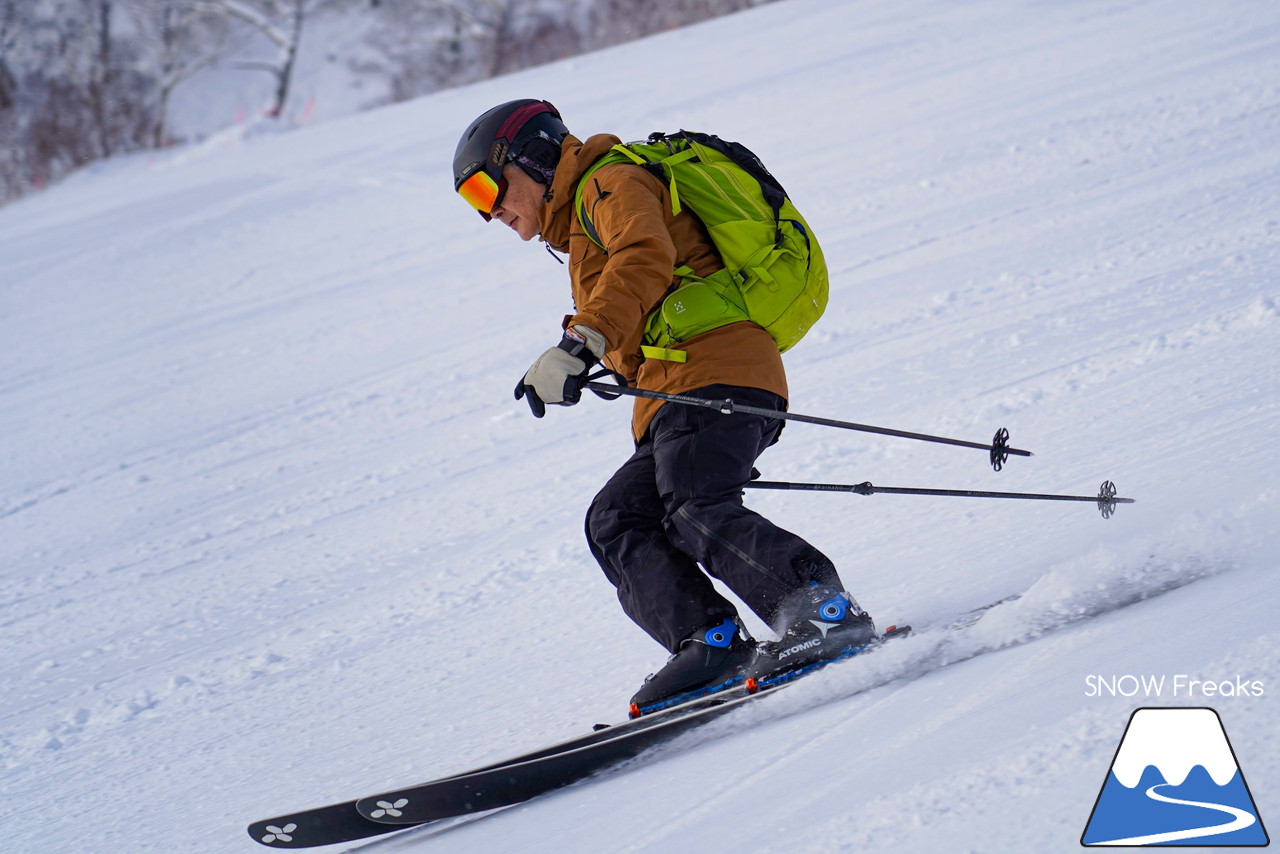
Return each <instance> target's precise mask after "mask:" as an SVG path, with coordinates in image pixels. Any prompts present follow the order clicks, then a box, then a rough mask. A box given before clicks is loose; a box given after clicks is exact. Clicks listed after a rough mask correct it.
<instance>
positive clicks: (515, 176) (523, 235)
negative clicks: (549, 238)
mask: <svg viewBox="0 0 1280 854" xmlns="http://www.w3.org/2000/svg"><path fill="white" fill-rule="evenodd" d="M502 177H503V178H506V179H507V192H506V193H504V194H503V196H502V203H501V204H498V205H495V206H494V208H493V210H492V211H490V212H489V215H490V216H491V217H493V218H494V219H496V220H500V221H501V222H502V223H503V224H504V225H506V226H508V227H510V228H511V230H512V231H514V232H515V233H516V234H518V235H520V239H521V240H532V239H533V238H534V237H536V236H537V235H538V234H539V233H541V231H542V224H541V222H540V221H539V219H538V215H539V214H540V213H542V206H543V205H544V204H546V202H545V200H544V199H543V196H545V195H546V192H547V189H546V187H544V186H542V185H541V184H539V183H538V182H537V181H535V180H533V179H532V178H530V177H529V176H528V175H526V174H525V173H524V170H523V169H521V168H520V167H519V166H516V165H515V164H514V163H508V164H507V165H506V166H504V167H502Z"/></svg>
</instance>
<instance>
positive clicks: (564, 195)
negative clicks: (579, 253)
mask: <svg viewBox="0 0 1280 854" xmlns="http://www.w3.org/2000/svg"><path fill="white" fill-rule="evenodd" d="M621 141H622V140H620V139H619V138H618V137H616V136H614V135H612V134H607V133H602V134H597V135H595V136H593V137H590V138H589V139H588V140H587V141H586V142H583V141H582V140H580V139H578V138H577V137H575V136H573V135H572V134H569V135H568V136H566V137H565V138H564V142H563V143H562V144H561V146H560V163H559V164H558V165H557V166H556V174H555V177H554V178H553V179H552V181H551V188H550V189H549V190H548V191H547V197H548V198H547V204H546V206H545V207H543V209H542V214H541V215H540V217H539V220H540V224H541V226H542V239H543V240H544V241H545V242H546V244H547V245H548V246H550V247H551V248H552V249H555V250H556V251H557V252H568V251H569V233H570V232H571V231H572V230H573V221H574V210H573V197H574V193H575V192H576V191H577V189H578V182H579V181H581V180H582V176H583V175H584V174H585V173H586V171H587V170H588V169H590V168H591V165H592V164H593V163H595V162H596V161H597V160H599V159H600V158H601V157H604V156H605V155H606V154H608V153H609V149H611V148H613V147H614V146H615V145H617V144H618V143H620V142H621Z"/></svg>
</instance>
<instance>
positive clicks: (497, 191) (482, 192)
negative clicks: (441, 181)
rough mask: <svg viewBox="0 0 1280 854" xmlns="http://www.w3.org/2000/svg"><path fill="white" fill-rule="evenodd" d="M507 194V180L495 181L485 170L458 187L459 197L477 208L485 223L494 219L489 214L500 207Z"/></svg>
mask: <svg viewBox="0 0 1280 854" xmlns="http://www.w3.org/2000/svg"><path fill="white" fill-rule="evenodd" d="M506 193H507V179H506V178H503V177H499V178H498V180H496V181H495V180H493V177H492V176H491V175H490V174H489V173H488V172H486V171H485V170H484V169H480V170H478V171H477V172H475V173H474V174H472V175H471V176H470V177H468V178H466V179H465V180H464V181H463V182H462V183H461V184H459V185H458V195H459V196H462V198H463V199H464V200H465V201H466V203H467V204H469V205H471V207H473V208H475V209H476V211H478V212H479V214H480V216H482V217H484V219H485V222H488V221H489V220H491V219H492V218H493V217H491V216H490V215H489V214H490V213H491V212H492V211H493V209H494V208H495V207H497V206H498V203H499V202H501V201H502V197H503V196H505V195H506Z"/></svg>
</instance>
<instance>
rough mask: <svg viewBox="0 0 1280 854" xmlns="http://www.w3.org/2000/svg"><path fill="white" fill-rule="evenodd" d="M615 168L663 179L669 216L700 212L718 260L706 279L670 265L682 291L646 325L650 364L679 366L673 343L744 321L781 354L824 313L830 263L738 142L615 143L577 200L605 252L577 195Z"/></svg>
mask: <svg viewBox="0 0 1280 854" xmlns="http://www.w3.org/2000/svg"><path fill="white" fill-rule="evenodd" d="M614 163H635V164H637V165H639V166H642V167H644V168H645V169H647V170H649V171H650V172H652V173H653V174H654V175H656V176H658V177H659V178H661V179H662V181H663V182H664V183H665V184H666V185H667V187H668V189H669V190H670V192H671V210H672V213H673V214H674V213H679V212H680V210H681V206H682V205H683V206H684V207H687V208H688V209H689V210H690V211H691V212H692V213H693V214H694V215H695V216H697V217H698V219H699V220H700V221H701V222H702V224H703V225H704V226H705V227H706V229H707V232H708V234H709V235H710V236H711V240H712V242H713V243H715V246H716V250H717V251H718V252H719V254H720V258H721V260H723V261H724V264H725V269H723V270H720V271H717V272H716V273H713V274H711V275H710V276H707V277H705V278H702V277H699V276H695V275H694V273H693V270H692V269H690V268H689V267H687V266H686V267H678V268H676V270H675V271H674V272H675V275H676V277H678V278H679V280H680V283H679V285H678V286H676V287H675V289H673V290H672V291H671V292H670V293H669V294H668V295H667V297H666V299H664V300H663V301H662V304H661V305H660V306H659V307H658V309H657V310H655V311H654V312H653V314H651V315H650V316H649V319H648V321H647V325H646V327H645V335H644V345H645V346H644V347H643V348H642V349H643V351H644V355H645V356H646V357H647V358H651V359H653V358H657V359H667V360H670V361H676V362H683V361H685V353H684V351H682V350H678V349H672V345H675V344H679V343H680V342H682V341H685V340H687V339H689V338H692V337H693V336H695V335H700V334H702V333H703V332H707V331H709V330H712V329H716V328H717V327H720V326H725V325H727V324H730V323H737V322H739V321H743V320H750V321H752V322H753V323H756V324H758V325H759V326H762V327H763V328H764V329H765V331H766V332H768V333H769V334H770V335H771V336H773V340H774V341H775V342H776V343H777V345H778V350H779V351H782V352H785V351H786V350H788V349H790V348H791V347H792V346H794V345H795V344H796V342H798V341H799V340H800V339H801V338H803V337H804V334H805V333H806V332H808V331H809V329H810V327H812V326H813V324H814V323H816V322H817V320H818V318H819V317H821V316H822V312H823V310H824V309H825V308H826V307H827V292H828V284H827V264H826V261H825V260H823V257H822V250H821V249H820V248H819V247H818V241H817V239H815V237H814V236H813V233H812V232H811V231H810V229H809V226H808V224H807V223H806V222H805V221H804V217H802V216H801V215H800V212H799V211H797V210H796V208H795V206H794V205H792V204H791V201H790V199H788V198H787V192H786V190H784V189H783V188H782V185H781V184H779V183H778V181H777V179H775V178H774V177H773V176H772V175H770V174H769V170H767V169H766V168H765V167H764V164H763V163H761V162H760V159H759V158H758V157H756V156H755V155H754V154H752V153H751V152H750V151H749V150H748V149H747V148H746V147H745V146H743V145H740V144H738V143H736V142H725V141H724V140H721V139H719V138H718V137H714V136H710V135H708V134H702V133H692V132H689V131H680V132H679V133H676V134H672V135H670V136H667V135H666V134H662V133H655V134H651V135H650V136H649V141H648V142H634V143H628V144H626V145H615V146H614V147H613V149H612V150H610V152H609V153H608V154H606V155H604V157H602V158H600V159H599V160H597V161H596V162H595V163H594V164H592V165H591V167H590V168H589V169H588V170H587V171H586V173H585V174H584V175H583V177H582V180H581V181H579V182H578V188H577V192H576V195H575V197H574V208H575V210H576V211H577V214H578V221H579V223H580V224H581V225H582V227H583V230H584V231H585V232H586V234H587V236H588V237H589V238H591V240H592V242H594V243H595V244H596V245H597V246H599V247H601V248H602V249H604V248H605V247H604V244H603V243H602V242H601V240H600V236H599V234H597V232H596V230H595V227H594V225H593V224H592V222H591V214H590V211H589V210H588V206H587V204H586V199H584V198H583V195H584V189H585V188H586V187H587V186H588V185H589V183H590V180H591V176H592V175H593V174H594V173H595V171H596V170H597V169H601V168H603V167H605V166H609V165H612V164H614ZM597 201H598V199H597ZM593 204H594V203H593Z"/></svg>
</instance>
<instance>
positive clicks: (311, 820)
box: [248, 695, 728, 848]
mask: <svg viewBox="0 0 1280 854" xmlns="http://www.w3.org/2000/svg"><path fill="white" fill-rule="evenodd" d="M725 699H728V697H727V696H720V695H708V696H705V697H702V698H699V699H696V700H691V701H690V702H688V703H685V704H684V705H682V706H679V707H677V708H672V709H669V710H666V711H665V712H662V713H656V714H654V715H651V716H645V717H644V718H642V719H639V720H631V721H625V722H623V723H620V724H615V725H603V724H597V726H596V729H595V730H593V731H592V732H589V733H586V734H584V735H580V736H577V737H575V738H571V739H568V740H566V741H563V742H560V743H558V744H554V745H551V746H549V747H544V748H540V749H538V750H534V751H531V752H529V753H525V754H522V755H520V756H517V757H514V758H512V759H507V760H503V761H501V762H496V763H493V764H491V765H485V766H482V767H480V768H476V769H473V770H471V771H465V772H463V773H461V774H457V775H454V776H452V777H444V778H441V779H439V780H433V781H431V783H443V782H446V781H448V780H452V779H457V778H461V777H471V776H474V775H476V774H483V773H485V772H492V771H495V770H497V769H499V768H502V767H504V766H507V765H522V764H525V763H528V762H533V761H536V760H538V759H541V758H543V757H546V756H549V755H551V754H554V753H557V752H562V751H570V750H574V749H580V748H583V747H589V746H591V745H592V744H595V743H597V742H600V741H607V740H609V739H611V738H614V737H616V735H617V734H618V732H619V731H622V730H623V729H625V730H627V731H633V730H635V729H642V728H645V727H648V726H651V725H655V724H661V723H665V722H667V721H669V720H670V719H671V718H672V717H674V716H680V715H684V714H690V713H693V712H696V711H698V710H700V709H703V708H705V707H707V706H711V705H715V704H718V703H720V702H723V701H724V700H725ZM426 785H429V784H426ZM389 803H390V809H391V810H395V806H394V802H389ZM356 805H357V801H356V800H350V801H342V802H339V803H334V804H329V805H327V806H323V807H314V808H311V809H307V810H302V811H300V812H296V813H290V814H288V815H281V816H275V817H273V818H268V819H262V820H260V821H255V822H253V823H252V824H250V825H249V827H248V831H249V835H250V836H251V837H253V839H254V840H255V841H257V842H259V843H261V844H263V845H268V846H270V847H272V848H314V847H316V846H320V845H334V844H337V843H340V842H354V841H356V840H359V839H365V838H368V837H370V836H378V835H380V834H384V833H393V832H395V831H397V830H403V829H404V828H405V825H407V824H423V823H426V821H425V820H424V821H418V822H396V823H394V824H388V823H385V822H379V821H376V820H372V819H369V818H366V817H364V816H363V815H361V814H360V812H359V811H358V810H357V809H356ZM372 809H373V811H376V810H378V809H381V808H380V807H376V806H375V807H373V808H372ZM466 812H468V813H469V812H478V810H468V811H466ZM458 814H465V813H458ZM379 818H384V816H379ZM385 818H395V816H394V815H392V814H391V813H387V814H386V816H385Z"/></svg>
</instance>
